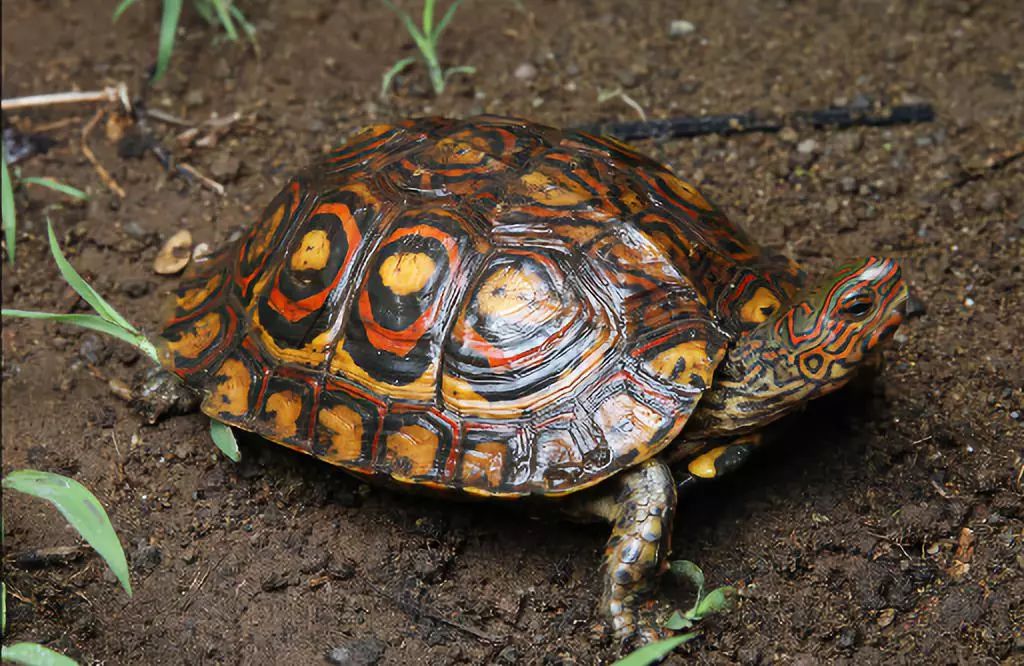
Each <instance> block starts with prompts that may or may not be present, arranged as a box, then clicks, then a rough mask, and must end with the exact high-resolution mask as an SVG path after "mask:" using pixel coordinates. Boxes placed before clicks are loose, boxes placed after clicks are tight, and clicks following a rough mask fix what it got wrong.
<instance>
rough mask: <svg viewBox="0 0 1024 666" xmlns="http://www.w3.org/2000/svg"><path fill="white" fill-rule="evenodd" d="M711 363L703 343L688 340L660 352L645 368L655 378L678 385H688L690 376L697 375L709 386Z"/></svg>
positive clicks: (701, 341)
mask: <svg viewBox="0 0 1024 666" xmlns="http://www.w3.org/2000/svg"><path fill="white" fill-rule="evenodd" d="M680 361H682V362H683V363H682V364H680ZM711 361H712V359H710V358H708V354H707V345H706V344H705V343H704V341H703V340H690V341H689V342H683V343H680V344H678V345H676V346H675V347H671V348H669V349H666V350H665V351H663V352H661V353H660V354H658V355H657V356H655V357H654V358H653V359H652V360H650V361H649V362H648V363H647V367H648V369H649V370H650V371H651V372H653V373H654V374H655V375H656V376H658V377H661V378H663V379H667V380H669V381H673V382H676V383H679V384H690V383H691V379H690V375H697V376H698V377H700V378H701V379H702V380H703V381H704V383H705V384H709V383H710V379H711Z"/></svg>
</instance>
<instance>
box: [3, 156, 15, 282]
mask: <svg viewBox="0 0 1024 666" xmlns="http://www.w3.org/2000/svg"><path fill="white" fill-rule="evenodd" d="M0 153H3V157H2V158H0V161H2V162H3V174H2V176H3V177H2V179H0V203H2V209H3V226H4V242H5V243H6V244H7V261H9V262H11V265H12V266H13V265H14V242H15V236H16V234H15V232H16V226H17V217H16V215H15V210H14V187H13V186H12V185H11V175H10V174H9V173H8V172H7V153H6V151H0Z"/></svg>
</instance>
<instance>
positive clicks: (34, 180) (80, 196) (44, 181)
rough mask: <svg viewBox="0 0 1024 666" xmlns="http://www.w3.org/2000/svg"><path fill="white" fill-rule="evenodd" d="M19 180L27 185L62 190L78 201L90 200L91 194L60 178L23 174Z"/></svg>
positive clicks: (61, 191) (62, 192)
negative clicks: (61, 180)
mask: <svg viewBox="0 0 1024 666" xmlns="http://www.w3.org/2000/svg"><path fill="white" fill-rule="evenodd" d="M18 182H21V183H25V184H26V185H39V186H40V187H48V188H50V189H51V190H54V191H55V192H60V193H61V194H63V195H66V196H69V197H71V198H72V199H77V200H78V201H88V200H89V195H88V194H86V193H85V192H83V191H82V190H80V189H78V188H77V187H72V186H71V185H68V184H66V183H62V182H60V181H59V180H55V179H53V178H46V177H44V178H38V177H36V176H22V177H21V178H19V179H18Z"/></svg>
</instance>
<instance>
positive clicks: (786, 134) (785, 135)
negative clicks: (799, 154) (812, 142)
mask: <svg viewBox="0 0 1024 666" xmlns="http://www.w3.org/2000/svg"><path fill="white" fill-rule="evenodd" d="M779 138H780V139H781V140H783V141H785V142H786V143H796V142H797V141H798V140H799V139H800V135H799V134H797V132H796V130H795V129H793V128H792V127H783V128H782V129H781V130H779Z"/></svg>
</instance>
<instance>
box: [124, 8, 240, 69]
mask: <svg viewBox="0 0 1024 666" xmlns="http://www.w3.org/2000/svg"><path fill="white" fill-rule="evenodd" d="M138 1H139V0H121V2H120V3H118V5H117V7H116V8H115V9H114V19H113V20H114V21H117V20H118V19H119V18H121V15H122V14H124V12H125V11H126V10H127V9H128V8H129V7H131V6H132V5H135V4H137V3H138ZM162 4H163V7H162V9H161V13H160V35H159V37H158V38H157V49H156V69H155V70H154V72H153V78H152V82H153V83H156V82H157V81H159V80H160V79H162V78H163V77H164V74H166V73H167V69H168V67H169V66H170V63H171V55H172V54H173V53H174V40H175V38H176V36H177V32H178V24H179V23H180V22H181V12H182V8H183V6H184V3H183V1H182V0H162ZM192 6H193V7H194V8H195V10H196V13H197V14H199V15H200V16H201V17H202V18H203V19H204V20H205V21H206V22H207V23H209V24H210V25H218V24H219V25H220V26H221V28H222V29H223V30H224V33H225V34H226V35H227V38H228V39H229V40H231V41H232V42H235V41H238V28H236V27H235V24H236V23H237V24H238V26H241V28H242V32H244V33H245V36H246V37H247V38H248V39H249V41H250V42H251V43H252V44H253V46H254V47H255V46H256V28H255V26H253V24H252V23H250V22H249V21H248V20H247V19H246V18H245V14H244V13H243V12H242V10H241V9H239V8H238V7H236V6H235V4H234V1H233V0H194V1H193V3H192Z"/></svg>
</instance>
